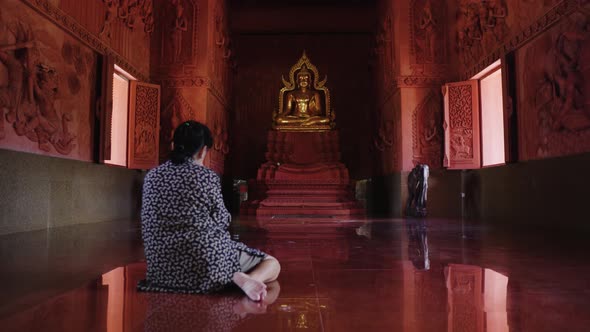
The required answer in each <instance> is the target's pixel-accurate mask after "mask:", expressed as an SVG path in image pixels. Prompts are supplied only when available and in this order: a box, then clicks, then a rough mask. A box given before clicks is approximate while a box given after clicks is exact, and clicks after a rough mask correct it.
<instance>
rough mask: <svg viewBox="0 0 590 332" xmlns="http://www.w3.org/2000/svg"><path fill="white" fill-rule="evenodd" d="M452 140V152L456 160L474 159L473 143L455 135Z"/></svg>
mask: <svg viewBox="0 0 590 332" xmlns="http://www.w3.org/2000/svg"><path fill="white" fill-rule="evenodd" d="M451 140H452V141H453V144H452V145H451V151H452V157H453V158H454V159H469V158H472V157H473V154H472V153H471V143H468V142H467V141H466V139H465V136H464V135H460V134H453V135H452V137H451Z"/></svg>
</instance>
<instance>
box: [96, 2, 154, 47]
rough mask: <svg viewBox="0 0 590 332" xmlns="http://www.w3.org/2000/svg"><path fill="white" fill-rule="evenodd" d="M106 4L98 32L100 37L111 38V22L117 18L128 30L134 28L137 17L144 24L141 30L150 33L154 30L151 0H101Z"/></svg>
mask: <svg viewBox="0 0 590 332" xmlns="http://www.w3.org/2000/svg"><path fill="white" fill-rule="evenodd" d="M102 1H103V2H104V4H105V6H106V10H107V12H106V14H105V18H104V22H103V25H102V28H101V31H100V33H99V36H100V37H103V36H104V37H106V38H108V39H110V38H111V30H112V28H113V23H114V22H115V20H116V19H117V18H118V19H120V20H121V21H123V23H124V24H125V26H126V27H127V28H129V29H130V30H134V29H135V25H136V23H137V19H138V18H139V19H140V20H141V22H143V24H144V28H143V31H144V32H145V33H147V34H150V33H152V32H153V31H154V16H153V0H102Z"/></svg>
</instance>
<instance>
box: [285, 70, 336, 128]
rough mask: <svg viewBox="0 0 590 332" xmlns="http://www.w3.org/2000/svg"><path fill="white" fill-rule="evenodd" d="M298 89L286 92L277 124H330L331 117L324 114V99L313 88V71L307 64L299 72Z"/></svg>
mask: <svg viewBox="0 0 590 332" xmlns="http://www.w3.org/2000/svg"><path fill="white" fill-rule="evenodd" d="M296 81H297V89H296V90H293V91H289V92H287V93H285V99H286V103H285V109H284V111H283V113H282V114H278V115H277V116H276V118H275V123H276V124H277V125H293V126H312V125H323V124H329V123H330V119H329V118H327V117H325V116H323V114H324V112H323V110H322V99H321V95H320V93H319V92H318V91H316V90H313V84H312V83H313V80H312V75H311V73H310V72H309V71H308V70H307V68H306V67H305V66H303V67H302V68H301V70H300V71H299V72H298V73H297V80H296Z"/></svg>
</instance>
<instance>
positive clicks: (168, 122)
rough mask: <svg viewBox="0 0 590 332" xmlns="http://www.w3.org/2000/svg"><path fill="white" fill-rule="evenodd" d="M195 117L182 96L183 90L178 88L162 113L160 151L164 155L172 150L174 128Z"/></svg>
mask: <svg viewBox="0 0 590 332" xmlns="http://www.w3.org/2000/svg"><path fill="white" fill-rule="evenodd" d="M193 118H194V114H193V110H192V108H191V107H190V105H189V103H188V102H187V101H186V100H185V99H184V97H183V96H182V92H180V90H177V91H176V92H175V93H174V95H173V96H172V98H171V99H170V102H169V103H168V105H167V106H166V108H165V109H164V112H162V115H161V124H160V125H161V126H162V130H161V132H160V152H161V154H162V156H164V155H165V154H166V153H168V152H169V151H170V144H171V142H172V137H173V134H174V129H175V128H177V127H178V126H179V125H180V124H181V123H183V122H185V121H187V120H190V119H193Z"/></svg>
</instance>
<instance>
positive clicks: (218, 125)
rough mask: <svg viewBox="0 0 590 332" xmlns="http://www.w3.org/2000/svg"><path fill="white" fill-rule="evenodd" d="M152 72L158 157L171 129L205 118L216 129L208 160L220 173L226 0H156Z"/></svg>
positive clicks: (163, 155)
mask: <svg viewBox="0 0 590 332" xmlns="http://www.w3.org/2000/svg"><path fill="white" fill-rule="evenodd" d="M154 6H155V8H154V13H156V15H157V16H158V20H156V22H157V24H156V26H155V30H154V33H153V39H152V43H153V45H154V47H152V66H151V68H152V76H153V77H154V79H155V80H156V81H157V82H158V83H160V84H161V86H162V108H161V109H162V113H161V121H160V122H161V135H160V161H164V160H166V159H167V158H168V153H169V152H170V143H171V141H172V134H173V131H174V129H175V128H176V127H177V126H178V125H179V124H181V123H182V122H184V121H187V120H196V121H199V122H202V123H204V124H206V125H207V126H208V127H209V128H210V129H211V132H212V133H213V135H214V143H215V144H214V147H213V149H212V150H211V151H210V153H209V155H208V158H207V159H206V160H205V163H206V165H207V166H209V167H211V168H213V169H214V170H215V171H217V172H218V173H223V164H224V159H225V156H226V155H227V153H228V146H227V112H228V105H229V102H228V96H229V93H230V92H229V88H228V87H229V86H230V83H229V82H230V70H229V67H230V66H229V64H230V61H231V59H232V58H231V56H232V55H231V40H230V38H229V33H228V28H227V9H226V8H227V7H226V3H225V0H169V1H157V2H155V3H154Z"/></svg>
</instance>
